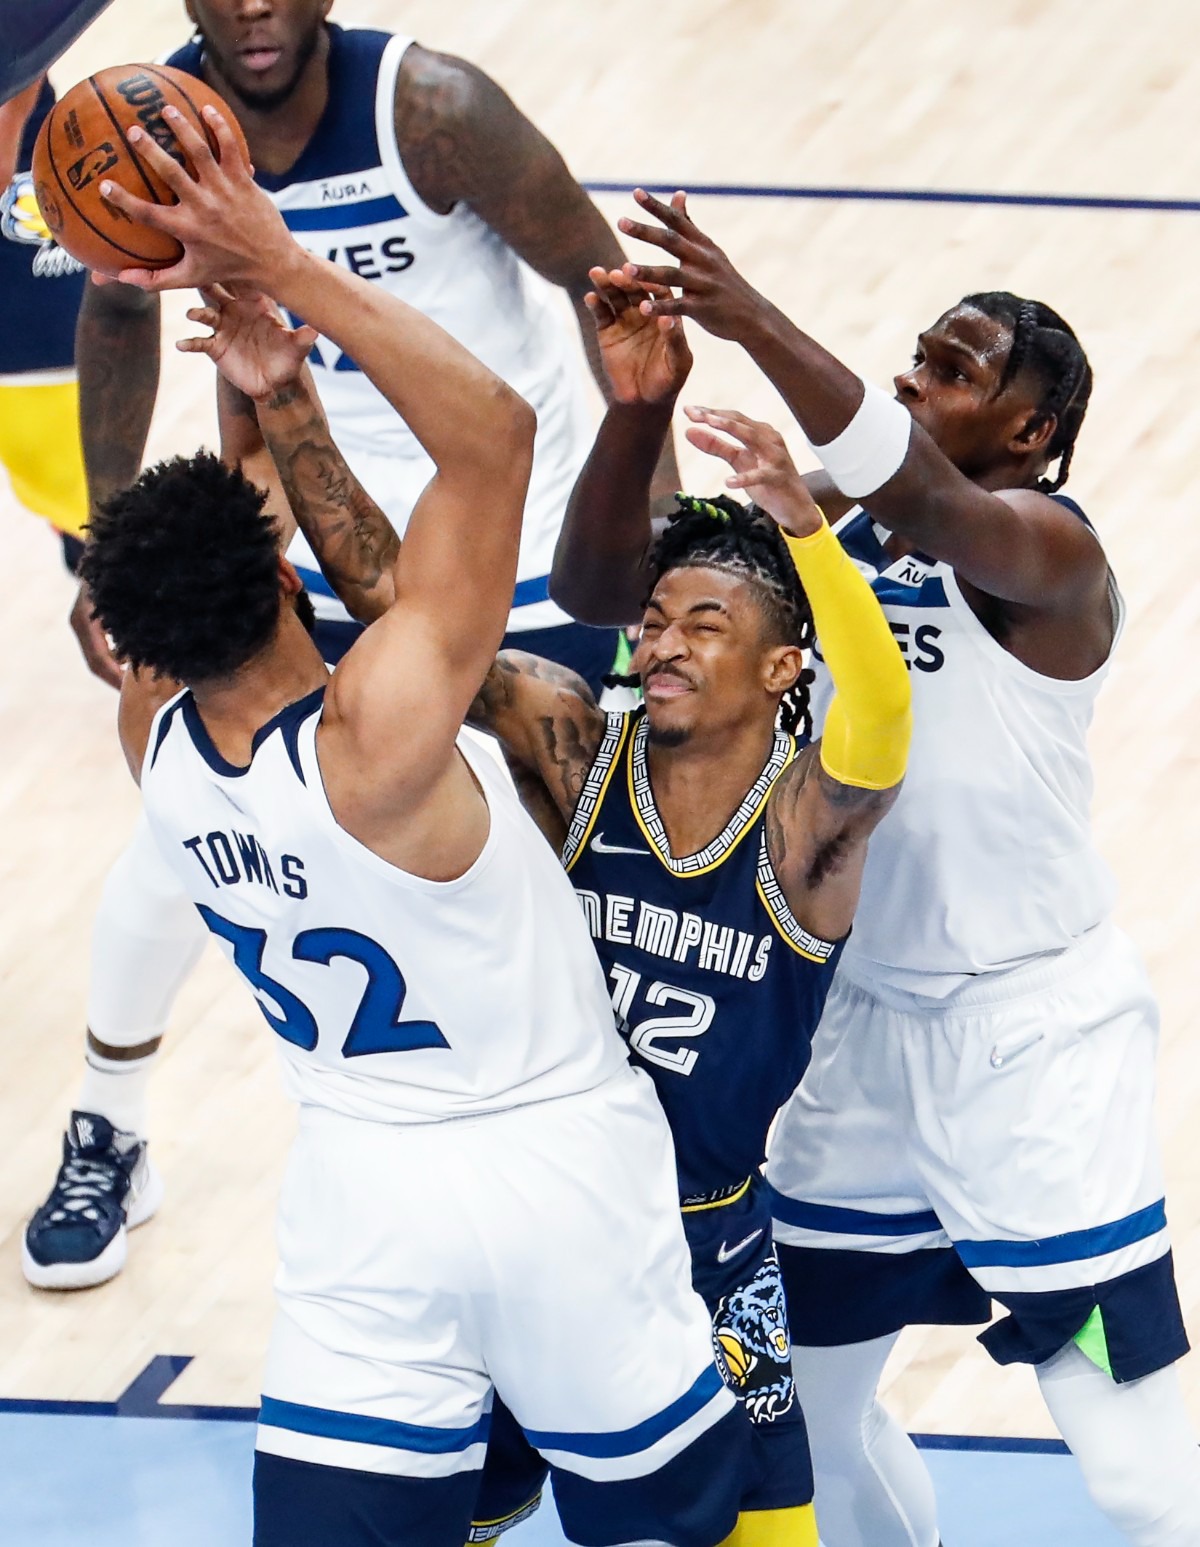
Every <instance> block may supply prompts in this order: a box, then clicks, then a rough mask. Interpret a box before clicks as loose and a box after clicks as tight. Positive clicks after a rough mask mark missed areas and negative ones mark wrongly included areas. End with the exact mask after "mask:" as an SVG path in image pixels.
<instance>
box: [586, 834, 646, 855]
mask: <svg viewBox="0 0 1200 1547" xmlns="http://www.w3.org/2000/svg"><path fill="white" fill-rule="evenodd" d="M591 849H592V852H593V854H641V855H644V856H645V858H646V859H649V858H650V850H649V849H627V848H625V847H624V845H622V844H619V843H605V841H604V834H603V833H597V834H596V836H595V837H594V838H593V839H592V842H591Z"/></svg>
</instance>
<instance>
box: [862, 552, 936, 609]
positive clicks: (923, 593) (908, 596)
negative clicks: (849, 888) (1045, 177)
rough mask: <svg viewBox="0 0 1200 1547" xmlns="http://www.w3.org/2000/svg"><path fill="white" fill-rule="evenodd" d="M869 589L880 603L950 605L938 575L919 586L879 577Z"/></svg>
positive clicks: (908, 605) (902, 605)
mask: <svg viewBox="0 0 1200 1547" xmlns="http://www.w3.org/2000/svg"><path fill="white" fill-rule="evenodd" d="M914 557H915V555H914ZM885 558H886V555H885ZM888 562H889V563H890V562H893V561H891V560H889V561H888ZM871 589H872V591H874V593H875V597H876V600H877V601H879V602H880V603H881V604H882V603H886V602H891V603H893V604H894V605H896V606H900V607H949V605H950V598H949V597H948V596H947V595H946V587H945V584H944V583H943V581H942V579H941V577H940V576H939V575H931V576H930V577H929V579H928V580H925V581H923V582H922V583H921V585H919V586H914V585H905V584H904V582H903V581H902V580H885V579H883V578H882V577H881V578H880V579H879V580H873V581H872V582H871Z"/></svg>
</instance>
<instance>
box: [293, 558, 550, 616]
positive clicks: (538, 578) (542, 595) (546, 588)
mask: <svg viewBox="0 0 1200 1547" xmlns="http://www.w3.org/2000/svg"><path fill="white" fill-rule="evenodd" d="M296 573H297V574H298V575H299V576H300V579H301V580H302V581H303V582H304V589H305V590H306V591H311V592H312V593H313V595H314V596H328V597H331V598H332V599H333V600H334V601H337V599H338V596H337V592H336V591H335V590H334V589H333V587H332V586H331V585H330V584H329V582H328V580H326V578H325V576H324V575H323V574H322V573H321V571H320V570H319V569H309V568H308V567H307V566H305V565H302V564H297V565H296ZM549 600H550V576H549V575H534V576H533V577H532V578H531V579H529V580H518V581H517V583H516V585H515V586H514V587H513V601H512V604H513V606H514V607H531V606H532V605H533V604H534V602H547V601H549Z"/></svg>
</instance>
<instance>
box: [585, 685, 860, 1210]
mask: <svg viewBox="0 0 1200 1547" xmlns="http://www.w3.org/2000/svg"><path fill="white" fill-rule="evenodd" d="M795 752H796V745H795V742H794V740H793V739H792V737H791V736H786V735H784V734H783V733H782V732H778V733H777V734H776V736H775V744H774V747H773V748H772V751H771V755H770V757H769V758H768V759H767V761H766V763H765V764H764V766H763V769H762V772H761V773H760V774H759V776H758V778H757V779H756V780H755V781H754V784H753V785H752V786H751V788H750V789H749V790H748V791H747V792H746V798H745V799H744V800H743V801H742V803H741V805H740V806H739V807H738V809H737V810H736V811H735V812H734V814H733V816H732V817H731V818H730V819H729V822H728V824H727V825H726V827H725V828H724V830H723V831H722V832H721V833H720V834H719V835H718V836H717V837H716V838H714V839H713V841H712V842H711V843H710V844H709V845H708V847H707V848H706V849H704V850H703V851H702V852H700V853H699V854H689V855H686V856H685V857H683V858H680V859H677V858H675V857H674V856H673V855H672V854H671V852H670V847H669V845H668V842H667V835H666V831H665V829H664V827H663V823H662V819H661V818H660V817H659V815H658V812H657V810H656V809H655V805H654V793H653V791H652V790H651V788H650V776H649V769H648V764H647V756H646V718H645V710H644V709H639V710H636V711H635V712H634V713H632V714H620V713H614V714H610V715H609V716H608V721H607V727H606V730H605V734H604V738H603V740H602V742H601V744H600V750H599V751H598V753H597V754H596V759H595V761H594V763H593V764H592V767H591V770H590V772H589V774H588V776H587V780H586V782H585V783H584V786H583V790H582V792H581V794H580V797H579V804H578V805H577V807H576V809H575V814H574V818H573V820H572V822H571V826H570V829H569V831H568V833H567V841H566V845H565V846H564V849H563V863H564V865H565V867H566V869H567V871H568V873H569V875H570V877H571V880H572V882H573V883H574V885H575V892H576V895H577V896H578V898H579V901H580V903H581V904H582V906H583V913H584V917H585V918H586V919H587V923H588V927H589V929H590V931H591V935H592V939H593V940H594V941H595V945H596V951H597V953H598V954H599V957H600V962H601V965H602V967H603V968H604V972H605V974H606V975H607V978H608V984H609V988H610V990H611V993H612V1001H613V1006H614V1008H615V1010H616V1014H617V1025H618V1027H619V1028H620V1030H621V1032H622V1034H623V1035H624V1036H626V1037H627V1038H628V1040H629V1048H630V1053H631V1055H632V1057H633V1060H634V1062H635V1063H637V1064H639V1065H640V1066H641V1067H642V1068H644V1069H645V1070H646V1071H647V1073H648V1074H649V1075H650V1077H651V1078H652V1079H653V1081H654V1083H655V1085H656V1086H657V1088H658V1094H659V1097H660V1099H661V1101H662V1104H663V1108H664V1110H665V1111H666V1114H667V1120H668V1122H669V1123H670V1126H671V1133H672V1135H673V1137H674V1140H675V1156H676V1162H677V1165H678V1170H679V1189H680V1194H681V1196H682V1197H683V1199H684V1200H685V1201H687V1200H688V1199H697V1198H702V1197H711V1196H712V1195H714V1194H717V1193H720V1192H721V1191H723V1190H724V1189H726V1188H729V1187H732V1186H734V1185H735V1184H737V1183H739V1182H742V1181H744V1180H745V1178H746V1177H748V1176H750V1175H752V1174H753V1173H754V1172H756V1171H757V1169H758V1167H759V1166H760V1165H761V1164H762V1161H763V1157H764V1154H765V1151H766V1139H767V1130H768V1128H769V1127H770V1124H771V1120H772V1118H773V1117H774V1116H775V1113H776V1112H777V1110H778V1109H779V1107H780V1106H781V1105H782V1104H783V1102H784V1101H786V1099H787V1098H788V1097H789V1096H790V1095H791V1094H792V1092H793V1090H795V1088H796V1086H797V1084H798V1083H799V1081H800V1076H801V1075H802V1074H803V1073H804V1070H805V1068H806V1067H807V1065H808V1058H809V1045H810V1041H811V1038H812V1033H813V1031H814V1029H815V1027H816V1024H817V1021H818V1020H819V1018H820V1015H821V1009H822V1007H823V1005H824V1003H825V995H826V994H827V992H828V990H829V984H830V982H831V980H832V978H833V971H834V967H835V966H836V964H837V960H838V957H839V955H840V954H841V944H840V943H838V944H835V943H833V942H831V941H828V940H818V939H816V938H815V937H814V936H813V935H810V934H809V933H808V932H807V931H806V930H805V929H803V928H802V927H801V925H800V924H799V923H798V921H797V920H796V919H795V918H794V917H793V915H792V912H791V910H790V908H789V907H788V905H787V901H786V899H785V898H784V896H783V893H782V891H781V890H780V887H779V883H778V881H777V880H776V877H775V873H774V870H773V869H772V867H771V861H770V858H769V856H768V854H767V840H766V830H765V821H764V814H765V810H766V804H767V797H768V795H769V794H770V791H771V786H772V785H773V784H774V782H775V780H776V778H778V776H779V774H780V773H781V772H782V771H783V769H784V768H786V767H787V765H788V764H789V763H790V762H791V760H792V758H793V757H794V756H795Z"/></svg>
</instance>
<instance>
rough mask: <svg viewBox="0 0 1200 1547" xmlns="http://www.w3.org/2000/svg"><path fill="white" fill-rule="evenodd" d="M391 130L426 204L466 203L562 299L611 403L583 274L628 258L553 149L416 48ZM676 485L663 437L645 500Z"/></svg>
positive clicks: (497, 96) (488, 91) (477, 74)
mask: <svg viewBox="0 0 1200 1547" xmlns="http://www.w3.org/2000/svg"><path fill="white" fill-rule="evenodd" d="M395 124H396V143H397V144H398V145H399V146H400V147H401V148H402V153H403V156H404V164H405V167H406V168H407V169H408V172H409V175H410V176H411V177H412V180H413V184H414V186H415V187H416V189H417V192H418V193H419V194H420V195H421V197H422V198H423V199H424V200H425V202H426V203H427V204H429V205H431V206H432V207H433V208H434V209H436V210H439V211H446V210H449V209H450V208H452V207H453V205H455V204H458V203H463V204H466V205H468V206H469V207H470V208H471V209H473V210H474V211H475V213H476V214H477V215H478V216H479V217H480V219H481V220H484V221H486V222H487V224H488V225H489V226H491V228H492V230H493V231H495V232H496V233H497V235H499V236H500V237H502V238H503V240H504V241H505V242H506V243H507V244H508V246H510V247H511V248H512V250H513V251H514V252H515V253H516V254H517V256H518V257H519V258H523V259H524V260H525V262H526V263H528V264H529V266H530V268H531V269H533V270H534V271H535V272H536V273H538V274H540V275H541V276H542V277H543V279H547V280H549V281H550V283H551V284H553V285H558V286H559V287H560V288H561V289H562V290H563V291H564V292H565V293H566V295H567V298H568V299H569V300H570V302H571V305H572V307H573V309H574V312H575V318H576V321H577V323H578V325H579V333H580V338H581V339H582V341H583V348H584V352H585V353H586V355H587V360H588V365H589V366H590V368H591V372H592V375H593V377H594V378H595V380H596V384H597V386H598V387H599V388H600V391H601V392H602V393H603V394H604V397H605V400H606V401H607V400H609V398H610V391H609V385H608V379H607V377H606V376H605V373H604V369H603V366H602V365H601V362H600V354H599V350H598V348H597V344H596V330H595V328H594V327H593V325H592V320H591V317H590V316H589V314H588V310H587V305H586V301H585V297H586V295H587V293H588V291H589V290H590V289H591V281H590V280H589V278H588V271H589V270H590V269H591V268H593V267H594V266H595V265H596V264H601V265H602V266H603V267H604V268H605V269H613V268H619V267H620V265H621V264H622V263H623V261H624V258H625V255H624V253H623V252H622V251H621V245H620V243H619V242H618V241H617V238H616V236H615V235H614V234H613V231H612V228H611V227H610V226H609V224H608V222H607V221H606V220H605V218H604V216H603V215H602V214H601V213H600V211H599V210H598V209H597V208H596V206H595V204H594V203H593V202H592V200H591V199H590V198H589V196H588V194H587V193H586V192H585V190H584V189H583V188H582V187H580V185H579V183H578V182H577V181H576V180H575V178H574V177H573V176H572V175H571V172H570V170H569V168H568V167H567V164H566V162H565V161H564V160H563V158H562V156H561V155H560V154H559V152H558V150H556V149H555V147H554V146H553V145H552V144H551V143H550V141H549V140H548V139H547V138H546V136H545V135H544V134H543V133H542V132H541V130H540V129H538V128H537V126H536V125H535V124H533V123H531V122H530V120H529V119H528V118H526V116H525V115H524V113H522V112H521V110H520V109H519V108H518V107H517V106H516V104H515V103H514V102H513V101H512V99H511V98H510V97H509V96H508V95H507V93H506V92H505V91H503V90H502V89H501V87H500V86H498V85H497V84H496V82H495V81H494V80H492V79H491V77H490V76H488V75H486V74H484V72H483V71H482V70H480V69H479V68H478V67H477V66H476V65H473V64H471V63H469V62H468V61H467V60H465V59H458V58H455V57H454V56H453V55H449V54H439V53H435V52H433V51H432V50H430V49H426V48H421V47H419V46H417V45H414V46H413V47H411V48H410V49H409V50H408V52H407V53H406V54H405V57H404V63H403V65H402V67H401V70H400V74H399V77H398V78H397V82H396V109H395ZM678 487H679V469H678V466H677V465H676V461H675V448H674V445H673V443H672V441H671V438H670V436H669V435H668V436H667V438H666V439H665V441H664V443H663V448H662V453H661V455H660V458H659V463H658V466H657V468H656V470H655V474H654V479H653V488H652V496H651V497H652V499H653V500H654V501H655V502H656V504H659V503H663V504H666V503H669V502H670V498H671V496H672V495H673V494H674V492H675V490H676V489H677V488H678Z"/></svg>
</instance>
